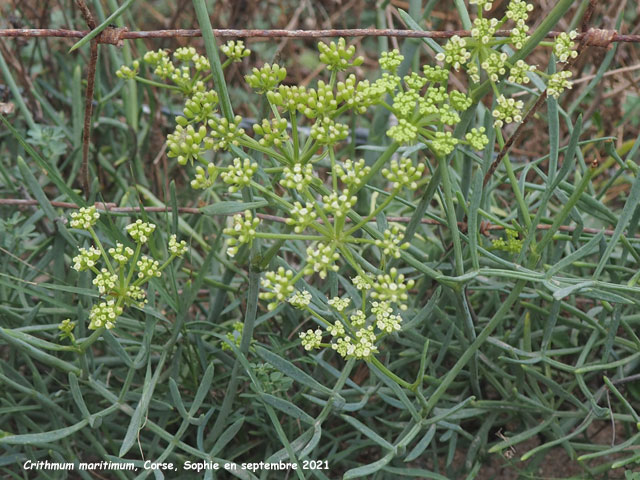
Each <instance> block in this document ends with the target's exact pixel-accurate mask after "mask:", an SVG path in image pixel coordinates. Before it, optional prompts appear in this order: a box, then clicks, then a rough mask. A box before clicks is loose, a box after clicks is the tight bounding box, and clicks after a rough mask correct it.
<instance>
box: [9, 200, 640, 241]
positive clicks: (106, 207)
mask: <svg viewBox="0 0 640 480" xmlns="http://www.w3.org/2000/svg"><path fill="white" fill-rule="evenodd" d="M49 203H50V204H51V206H52V207H57V208H63V209H72V210H77V209H79V208H81V207H82V206H83V205H77V204H75V203H71V202H58V201H55V200H52V201H49ZM2 205H17V206H23V207H35V206H37V205H40V202H39V201H38V200H31V199H23V198H0V206H2ZM94 207H96V209H97V210H98V211H101V212H112V213H138V212H141V211H145V212H147V213H163V212H164V213H171V212H173V208H171V207H168V206H165V207H145V206H141V207H118V206H116V204H115V203H111V202H107V203H105V202H95V203H94ZM176 211H177V212H178V213H187V214H193V215H202V214H205V212H204V211H203V210H202V209H201V208H196V207H178V208H177V209H176ZM220 215H221V216H231V215H234V214H233V213H225V214H220ZM256 215H257V216H258V218H261V219H262V220H267V221H271V222H277V223H286V222H287V219H286V218H284V217H280V216H277V215H270V214H268V213H258V214H256ZM328 220H330V221H332V220H333V218H332V217H328ZM387 220H388V221H389V222H391V223H409V222H410V221H411V217H391V216H390V217H387ZM316 221H317V222H318V223H324V222H323V220H322V219H317V220H316ZM345 221H346V222H347V223H349V222H352V220H351V219H350V218H349V217H346V218H345ZM372 221H375V220H372ZM420 223H423V224H427V225H434V226H439V227H446V226H447V224H446V223H442V222H440V221H438V220H436V219H433V218H422V219H420ZM480 223H481V225H480V228H479V232H480V233H481V234H482V235H485V236H489V235H490V232H492V231H494V230H497V231H500V230H504V229H505V228H504V227H503V226H502V225H497V224H494V223H491V222H488V221H482V222H480ZM458 227H459V228H460V230H461V231H463V232H466V231H467V227H468V225H467V223H466V222H458ZM549 228H551V225H548V224H546V223H541V224H539V225H537V226H536V229H537V230H549ZM575 229H576V227H575V226H572V225H561V226H560V227H559V230H560V231H563V232H567V233H571V232H574V231H575ZM582 232H583V233H587V234H592V235H596V234H598V233H600V232H602V233H603V234H604V235H607V236H611V235H613V234H614V230H610V229H604V230H601V229H598V228H588V227H584V228H583V229H582ZM634 238H639V239H640V233H637V234H635V235H634Z"/></svg>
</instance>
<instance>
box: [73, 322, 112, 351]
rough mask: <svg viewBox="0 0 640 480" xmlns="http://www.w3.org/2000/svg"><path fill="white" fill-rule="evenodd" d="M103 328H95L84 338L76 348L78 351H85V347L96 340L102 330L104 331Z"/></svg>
mask: <svg viewBox="0 0 640 480" xmlns="http://www.w3.org/2000/svg"><path fill="white" fill-rule="evenodd" d="M104 330H105V328H104V327H100V328H98V329H97V330H95V331H94V332H93V333H92V334H91V335H90V336H89V337H87V338H85V339H84V341H83V342H82V343H80V344H79V345H78V349H79V350H80V352H81V353H84V352H86V351H87V348H89V347H90V346H91V345H92V344H93V343H94V342H95V341H96V340H98V338H100V335H102V332H104Z"/></svg>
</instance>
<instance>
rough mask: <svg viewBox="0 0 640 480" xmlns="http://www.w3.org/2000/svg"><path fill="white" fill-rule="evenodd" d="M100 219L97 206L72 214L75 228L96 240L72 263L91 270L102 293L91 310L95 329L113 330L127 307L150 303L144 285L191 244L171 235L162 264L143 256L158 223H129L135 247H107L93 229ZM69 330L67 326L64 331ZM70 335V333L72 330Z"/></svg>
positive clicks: (91, 320)
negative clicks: (166, 256)
mask: <svg viewBox="0 0 640 480" xmlns="http://www.w3.org/2000/svg"><path fill="white" fill-rule="evenodd" d="M99 218H100V214H99V213H98V211H97V210H96V208H95V207H83V208H81V209H80V210H79V211H78V212H74V213H72V214H71V221H70V226H71V227H72V228H75V229H78V230H86V231H87V232H89V234H90V235H91V238H92V239H93V242H94V243H93V245H90V246H89V247H87V248H84V247H81V248H79V249H78V254H77V255H76V256H75V257H73V265H72V268H73V269H74V270H77V271H78V272H82V271H85V270H88V271H91V272H92V273H93V274H94V278H93V285H94V286H95V287H96V288H97V289H98V293H99V294H100V300H99V301H98V303H96V304H94V305H93V307H92V308H91V311H90V312H89V328H90V329H91V330H98V329H102V328H106V329H112V328H113V327H115V325H116V320H117V319H118V317H119V316H120V315H122V313H123V311H124V308H125V307H127V306H130V305H135V306H138V307H140V308H142V307H144V305H145V303H147V298H146V292H145V291H144V290H143V287H144V285H145V284H146V283H147V282H149V281H150V280H151V279H153V278H159V277H160V276H161V275H162V271H163V270H164V269H165V268H166V267H167V266H168V265H169V263H171V261H172V260H173V259H174V258H176V257H181V256H182V255H184V254H185V253H186V251H187V243H186V242H185V241H184V240H182V241H178V239H177V238H176V236H175V235H171V237H169V244H168V246H167V250H168V252H169V254H170V255H169V258H168V259H167V260H166V261H165V262H164V263H163V264H162V265H160V262H158V260H155V259H153V258H151V257H149V256H147V255H143V254H142V247H143V246H144V245H145V244H146V243H147V242H148V241H149V239H150V238H151V235H152V234H153V232H154V230H155V229H156V226H155V225H154V224H153V223H148V222H143V221H142V220H136V221H135V222H134V223H131V224H129V225H127V226H126V231H127V233H128V235H129V237H131V240H132V241H133V248H132V247H131V246H128V245H124V244H122V243H120V242H117V243H116V244H115V245H114V246H113V247H111V248H109V249H106V248H105V247H104V246H103V244H102V242H101V241H100V238H99V237H98V235H97V234H96V232H95V230H94V228H93V227H94V226H95V224H96V222H97V221H98V219H99ZM67 330H68V329H67ZM67 330H64V329H63V332H67ZM66 336H70V334H69V332H67V335H66Z"/></svg>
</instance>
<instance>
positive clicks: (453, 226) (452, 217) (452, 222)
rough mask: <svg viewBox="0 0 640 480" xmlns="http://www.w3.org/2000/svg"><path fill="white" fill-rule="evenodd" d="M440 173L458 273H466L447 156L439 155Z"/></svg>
mask: <svg viewBox="0 0 640 480" xmlns="http://www.w3.org/2000/svg"><path fill="white" fill-rule="evenodd" d="M438 162H439V164H440V173H441V175H442V187H443V191H444V192H443V193H444V203H445V206H446V207H447V220H448V223H449V230H450V231H451V238H452V240H453V254H454V258H455V262H456V274H457V275H458V276H460V275H464V263H463V262H464V260H463V259H462V244H461V243H460V231H459V230H458V219H457V218H456V210H455V207H454V206H453V193H452V191H451V177H449V164H448V162H447V159H446V158H445V157H438Z"/></svg>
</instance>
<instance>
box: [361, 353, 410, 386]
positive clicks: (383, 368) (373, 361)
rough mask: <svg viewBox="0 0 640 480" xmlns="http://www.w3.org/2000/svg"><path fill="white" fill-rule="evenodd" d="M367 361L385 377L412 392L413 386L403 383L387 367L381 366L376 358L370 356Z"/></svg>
mask: <svg viewBox="0 0 640 480" xmlns="http://www.w3.org/2000/svg"><path fill="white" fill-rule="evenodd" d="M369 361H370V362H371V363H372V364H373V365H375V367H376V368H377V369H378V370H380V371H381V372H382V373H384V374H385V375H386V376H387V377H389V378H390V379H391V380H393V381H394V382H396V383H397V384H398V385H400V386H401V387H404V388H407V389H409V390H412V391H413V385H412V384H410V383H409V382H405V381H404V380H403V379H401V378H400V377H399V376H397V375H396V374H395V373H393V372H392V371H391V370H389V369H388V368H387V367H385V366H384V365H383V364H382V362H381V361H380V360H378V359H377V358H376V357H374V356H371V358H370V359H369Z"/></svg>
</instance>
